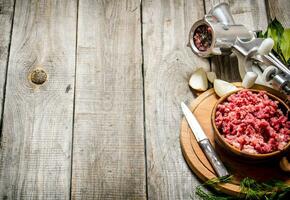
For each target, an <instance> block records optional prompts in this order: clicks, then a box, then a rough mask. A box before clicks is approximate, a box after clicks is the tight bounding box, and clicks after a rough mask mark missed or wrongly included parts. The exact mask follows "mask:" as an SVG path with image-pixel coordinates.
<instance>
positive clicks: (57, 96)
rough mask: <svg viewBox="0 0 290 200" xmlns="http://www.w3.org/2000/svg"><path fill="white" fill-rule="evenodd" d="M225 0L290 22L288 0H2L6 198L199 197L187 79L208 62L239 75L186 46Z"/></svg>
mask: <svg viewBox="0 0 290 200" xmlns="http://www.w3.org/2000/svg"><path fill="white" fill-rule="evenodd" d="M219 2H228V3H229V4H230V6H231V11H232V13H233V17H234V19H235V21H236V23H241V24H245V25H246V26H247V27H248V28H249V29H251V30H261V29H263V30H264V29H265V28H266V26H267V23H268V22H269V20H270V18H274V17H277V18H278V19H279V20H280V21H281V22H282V24H283V25H284V26H288V27H289V26H290V24H289V18H290V13H289V9H287V8H289V6H290V1H288V0H277V1H274V0H265V1H264V0H245V1H238V0H204V1H200V0H154V1H153V0H144V1H142V3H140V1H139V0H112V1H101V0H97V1H94V0H73V1H71V0H64V1H57V0H52V1H45V0H25V1H22V0H15V2H14V0H0V122H1V116H2V115H3V119H2V120H3V128H2V132H1V137H0V140H1V141H0V199H174V200H175V199H190V198H191V197H193V198H194V196H193V191H194V187H196V186H197V185H199V184H200V181H199V180H198V178H197V177H196V176H195V175H194V174H193V173H192V172H191V171H190V169H189V168H188V166H187V164H186V163H185V161H184V158H183V156H182V153H181V149H180V145H179V126H180V121H181V117H182V113H181V110H180V102H181V101H184V100H189V101H191V100H193V99H194V98H195V96H194V94H193V93H192V91H191V90H190V89H189V87H188V80H189V78H190V75H191V74H192V73H193V71H194V70H195V69H197V68H198V67H203V68H204V69H206V70H210V69H212V70H214V71H216V73H217V75H218V77H219V78H222V79H225V80H228V81H237V80H240V77H239V74H238V73H237V60H236V59H235V58H234V56H222V57H213V58H211V59H201V58H199V57H197V56H195V55H194V54H193V53H192V52H191V50H190V49H189V48H188V47H187V46H186V44H187V42H188V34H189V30H190V28H191V26H192V24H193V23H194V22H195V21H196V20H198V19H201V18H202V17H203V16H204V13H205V12H208V11H209V10H210V9H211V8H212V7H213V6H214V5H215V4H217V3H219ZM10 44H11V47H10ZM6 69H7V70H6ZM35 69H42V70H44V71H45V72H46V73H47V76H48V79H47V80H46V82H45V83H44V84H43V85H35V84H33V83H32V82H31V80H30V76H29V74H31V72H33V71H34V70H35ZM6 72H7V73H6ZM6 75H7V76H6ZM2 102H3V108H4V109H3V110H2V106H1V104H2ZM1 126H2V124H1V123H0V127H1Z"/></svg>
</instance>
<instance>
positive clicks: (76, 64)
mask: <svg viewBox="0 0 290 200" xmlns="http://www.w3.org/2000/svg"><path fill="white" fill-rule="evenodd" d="M79 3H80V0H77V13H76V38H75V41H76V43H75V73H74V74H75V78H74V90H73V111H72V113H73V116H72V136H71V137H72V139H71V157H70V159H71V161H70V186H69V199H72V177H73V155H74V154H73V152H74V151H73V149H74V130H75V129H74V122H75V104H76V83H77V81H76V80H77V66H78V63H77V60H78V24H79Z"/></svg>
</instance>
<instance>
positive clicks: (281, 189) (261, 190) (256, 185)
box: [195, 176, 290, 200]
mask: <svg viewBox="0 0 290 200" xmlns="http://www.w3.org/2000/svg"><path fill="white" fill-rule="evenodd" d="M231 180H232V176H230V177H221V178H214V179H211V180H209V181H207V182H205V183H204V184H202V185H200V186H198V187H197V188H196V190H195V194H196V195H197V196H199V197H200V198H201V199H202V200H234V199H236V200H241V199H246V200H286V199H289V197H290V185H287V184H285V183H284V182H282V181H280V180H271V181H267V182H257V181H256V180H254V179H251V178H249V177H247V178H244V179H243V180H241V182H240V187H241V196H230V195H226V194H221V193H220V192H219V191H217V192H215V193H212V192H206V191H204V190H203V186H211V187H212V188H216V186H217V185H218V184H221V183H228V182H230V181H231Z"/></svg>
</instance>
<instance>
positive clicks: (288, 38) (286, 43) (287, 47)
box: [280, 28, 290, 61]
mask: <svg viewBox="0 0 290 200" xmlns="http://www.w3.org/2000/svg"><path fill="white" fill-rule="evenodd" d="M280 48H281V51H282V54H283V56H284V58H285V60H287V61H288V60H289V58H290V29H289V28H288V29H285V30H284V32H283V35H282V37H281V44H280Z"/></svg>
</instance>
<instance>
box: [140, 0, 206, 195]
mask: <svg viewBox="0 0 290 200" xmlns="http://www.w3.org/2000/svg"><path fill="white" fill-rule="evenodd" d="M193 10H194V11H195V12H193ZM142 11H143V13H142V15H143V49H144V82H145V86H144V94H145V119H146V120H145V123H146V151H147V171H148V177H147V179H148V198H149V199H188V198H189V196H190V195H191V192H192V190H193V188H194V187H195V186H196V185H197V183H198V181H197V179H196V177H195V176H193V175H192V173H191V171H190V170H189V168H188V166H187V165H186V163H185V162H184V159H183V157H182V153H181V149H180V145H179V126H180V120H181V112H180V102H181V101H183V100H186V99H188V100H192V99H193V95H192V93H191V91H190V89H189V87H188V80H189V77H190V75H191V74H192V72H193V71H194V70H195V69H196V68H197V67H204V68H205V69H209V64H208V61H207V60H204V59H200V58H198V57H197V56H195V55H194V54H193V53H192V52H191V50H190V49H189V48H188V47H187V46H186V45H187V42H188V34H189V30H190V28H191V26H192V24H193V23H194V22H195V21H196V20H198V19H200V18H202V17H203V15H204V10H203V2H202V1H199V0H194V1H193V0H188V1H187V0H182V1H165V0H154V1H144V2H143V4H142Z"/></svg>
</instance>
